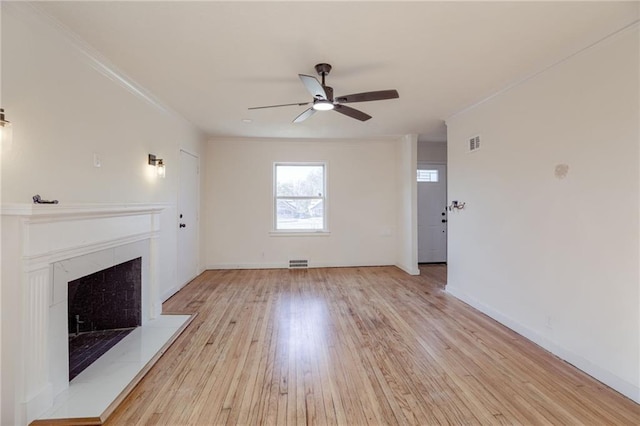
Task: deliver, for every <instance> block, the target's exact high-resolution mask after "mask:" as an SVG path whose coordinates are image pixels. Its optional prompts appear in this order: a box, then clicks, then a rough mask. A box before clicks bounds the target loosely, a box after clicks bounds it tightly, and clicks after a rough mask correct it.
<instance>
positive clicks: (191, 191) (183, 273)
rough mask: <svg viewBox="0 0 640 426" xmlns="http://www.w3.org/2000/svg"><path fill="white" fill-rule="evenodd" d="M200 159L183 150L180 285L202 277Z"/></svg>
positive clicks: (181, 169)
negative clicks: (199, 213) (200, 250)
mask: <svg viewBox="0 0 640 426" xmlns="http://www.w3.org/2000/svg"><path fill="white" fill-rule="evenodd" d="M199 163H200V159H199V158H198V157H197V156H196V155H194V154H191V153H189V152H187V151H183V150H180V183H179V188H178V224H177V226H178V286H179V287H180V288H182V287H184V286H185V284H187V283H188V282H189V281H191V280H192V279H194V278H195V277H196V276H197V275H198V222H199V217H198V216H199V215H198V210H199V205H200V200H199V194H200V164H199Z"/></svg>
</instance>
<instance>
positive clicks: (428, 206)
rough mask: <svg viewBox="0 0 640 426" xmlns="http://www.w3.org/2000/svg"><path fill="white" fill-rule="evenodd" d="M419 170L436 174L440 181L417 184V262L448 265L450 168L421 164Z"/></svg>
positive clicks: (442, 165) (432, 176)
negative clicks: (448, 180)
mask: <svg viewBox="0 0 640 426" xmlns="http://www.w3.org/2000/svg"><path fill="white" fill-rule="evenodd" d="M420 170H433V171H437V181H436V182H433V181H431V182H418V262H419V263H438V262H446V261H447V222H446V221H447V208H446V206H447V166H446V165H444V164H433V163H419V164H418V171H419V173H420ZM431 178H432V179H433V178H434V175H433V174H431Z"/></svg>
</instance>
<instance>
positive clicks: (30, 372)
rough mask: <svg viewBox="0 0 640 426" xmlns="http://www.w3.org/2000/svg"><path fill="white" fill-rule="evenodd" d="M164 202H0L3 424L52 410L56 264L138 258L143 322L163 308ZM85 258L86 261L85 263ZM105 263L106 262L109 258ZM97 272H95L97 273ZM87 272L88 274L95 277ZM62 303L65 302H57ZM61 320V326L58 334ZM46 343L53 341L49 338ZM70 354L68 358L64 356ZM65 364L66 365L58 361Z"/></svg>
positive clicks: (56, 364)
mask: <svg viewBox="0 0 640 426" xmlns="http://www.w3.org/2000/svg"><path fill="white" fill-rule="evenodd" d="M165 207H166V205H164V204H47V205H35V204H5V205H2V206H1V207H0V215H1V218H2V232H1V238H2V246H1V248H2V251H1V254H2V275H1V278H2V280H1V287H0V289H1V293H0V296H1V297H0V303H1V309H0V315H1V327H2V334H1V335H2V346H1V348H0V349H1V351H2V352H1V358H0V359H1V363H2V364H1V367H2V374H1V376H0V378H1V381H2V387H1V395H2V411H1V414H2V418H1V419H0V423H1V424H27V423H29V422H30V421H32V420H33V419H35V418H37V417H38V416H39V415H41V414H42V413H43V412H44V411H46V410H47V409H49V408H50V407H51V406H52V405H53V400H54V398H55V396H56V395H57V394H58V393H59V392H60V391H61V388H64V386H68V380H67V382H66V383H63V384H62V385H61V384H60V377H64V375H63V374H60V371H63V370H65V369H66V368H68V365H67V366H65V365H60V363H61V362H62V363H64V362H68V358H64V357H61V356H60V355H59V354H60V350H59V347H60V343H59V342H58V343H53V341H54V340H56V339H58V338H59V335H60V330H64V329H66V313H63V312H62V306H65V307H66V286H65V287H64V288H62V287H61V286H60V285H59V284H56V283H55V281H56V280H54V270H57V269H59V268H55V267H54V265H67V264H71V262H72V260H73V259H85V261H84V264H89V266H86V265H83V266H82V269H91V268H93V267H95V268H100V267H101V266H104V265H103V264H104V263H105V261H104V260H102V259H105V258H107V259H114V261H115V260H117V261H126V260H130V259H128V258H134V257H143V277H142V285H143V301H142V305H143V312H142V321H143V323H144V322H145V321H146V320H149V319H153V318H155V317H157V316H158V315H159V314H160V312H161V309H162V305H161V301H160V296H159V291H158V280H157V272H156V271H157V265H158V242H157V241H158V237H159V234H160V213H161V211H162V210H163V209H164V208H165ZM87 260H88V261H87ZM107 262H109V261H108V260H107ZM97 270H100V269H95V271H97ZM95 271H87V272H89V273H90V272H95ZM63 297H64V298H65V300H64V303H62V299H63ZM62 321H64V322H65V324H64V327H65V328H64V329H63V324H62V323H61V322H62ZM52 337H55V339H54V338H52ZM67 356H68V355H67ZM61 358H64V359H61Z"/></svg>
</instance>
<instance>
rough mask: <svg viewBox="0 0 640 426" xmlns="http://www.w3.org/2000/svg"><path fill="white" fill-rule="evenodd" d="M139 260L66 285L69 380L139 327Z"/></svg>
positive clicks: (140, 285) (140, 267)
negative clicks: (67, 286)
mask: <svg viewBox="0 0 640 426" xmlns="http://www.w3.org/2000/svg"><path fill="white" fill-rule="evenodd" d="M141 287H142V258H140V257H139V258H137V259H133V260H130V261H127V262H124V263H121V264H119V265H115V266H112V267H110V268H107V269H104V270H102V271H98V272H95V273H93V274H90V275H87V276H84V277H81V278H78V279H76V280H73V281H70V282H69V288H68V325H69V380H71V379H73V378H74V377H75V376H76V375H78V374H79V373H80V372H81V371H82V370H84V369H85V368H86V367H88V366H89V365H90V364H91V363H93V362H94V361H95V360H96V359H98V358H99V357H100V356H102V355H103V354H104V353H105V352H106V351H108V350H109V349H110V348H111V347H113V346H114V345H115V344H116V343H117V342H118V341H120V340H121V339H122V338H124V337H125V336H126V335H127V334H128V332H129V331H131V330H133V329H134V328H135V327H138V326H140V324H141V320H142V308H141V303H142V297H141V296H142V295H141Z"/></svg>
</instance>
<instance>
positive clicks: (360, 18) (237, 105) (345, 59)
mask: <svg viewBox="0 0 640 426" xmlns="http://www.w3.org/2000/svg"><path fill="white" fill-rule="evenodd" d="M639 4H640V3H638V2H607V1H602V2H526V3H525V2H395V1H393V2H270V1H259V2H244V1H235V2H218V1H216V2H213V1H209V2H185V1H177V2H112V1H107V2H95V1H90V2H43V3H39V4H38V7H40V8H41V9H42V10H43V11H45V13H47V14H49V15H51V16H52V17H54V18H55V19H57V20H59V21H60V22H61V23H62V24H63V25H64V26H66V27H68V28H69V29H70V30H71V31H73V32H75V33H76V34H77V35H78V36H80V37H81V38H82V39H84V40H85V41H86V42H88V43H89V44H90V45H91V46H93V48H95V49H96V50H98V51H99V52H100V53H101V54H102V55H104V56H105V57H106V58H108V60H109V61H111V62H112V63H113V64H115V65H116V67H118V68H119V70H120V71H122V72H123V73H124V74H126V75H127V76H129V77H130V78H131V79H133V80H134V81H135V82H137V83H138V84H140V85H141V86H143V87H144V88H146V89H147V90H148V91H150V92H151V93H152V94H154V95H155V96H156V97H157V98H158V99H160V100H161V101H162V102H163V103H165V104H166V105H168V106H169V107H170V108H171V109H173V110H175V111H177V112H178V113H180V114H181V115H183V116H184V117H185V118H187V119H188V120H189V121H191V122H192V123H194V124H195V125H196V126H197V127H199V128H200V129H201V130H203V131H204V132H206V133H207V134H209V135H211V136H213V137H219V136H231V137H297V138H371V137H384V136H391V135H403V134H409V133H417V134H419V135H420V139H421V140H434V141H439V140H445V139H446V128H445V125H444V120H446V119H447V118H448V117H450V116H451V115H452V114H455V113H456V112H458V111H460V110H462V109H464V108H466V107H468V106H470V105H472V104H474V103H476V102H478V101H481V100H482V99H484V98H486V97H487V96H489V95H491V94H492V93H495V92H496V91H498V90H501V89H503V88H505V87H507V86H509V85H510V84H513V83H515V82H517V81H519V80H521V79H523V78H526V77H527V76H530V75H532V74H534V73H536V72H539V71H540V70H542V69H544V68H546V67H548V66H550V65H552V64H554V63H556V62H558V61H559V60H562V59H564V58H566V57H567V56H570V55H571V54H573V53H575V52H577V51H579V50H580V49H583V48H585V47H586V46H588V45H590V44H592V43H594V42H596V41H598V40H600V39H602V38H603V37H606V36H607V35H609V34H611V33H613V32H615V31H617V30H619V29H621V28H623V27H625V26H627V25H629V24H630V23H633V22H635V21H637V20H638V15H639V7H638V6H639ZM319 62H328V63H330V64H331V65H333V70H332V72H331V74H330V75H329V76H328V77H327V85H329V86H332V87H333V88H334V90H335V94H336V95H345V94H350V93H358V92H363V91H369V90H382V89H393V88H395V89H397V90H398V92H399V93H400V98H399V99H394V100H386V101H377V102H368V103H359V104H350V106H353V107H356V108H358V109H361V110H362V111H364V112H366V113H368V114H370V115H372V116H373V118H372V119H371V120H369V121H367V122H360V121H357V120H354V119H351V118H348V117H346V116H343V115H341V114H338V113H335V112H324V113H317V114H315V115H314V116H313V117H312V118H310V119H309V120H307V121H306V122H304V123H301V124H293V123H292V122H291V121H292V120H293V119H294V118H295V117H296V116H297V115H298V114H299V113H301V112H302V111H303V110H304V109H305V108H306V107H300V106H291V107H283V108H274V109H263V110H253V111H249V110H247V108H248V107H252V106H261V105H272V104H280V103H292V102H306V101H309V100H310V95H309V94H308V93H307V92H306V90H305V89H304V86H303V85H302V83H301V82H300V80H299V79H298V77H297V74H299V73H301V74H310V75H315V71H314V68H313V67H314V65H315V64H316V63H319ZM243 119H251V120H253V121H252V123H250V124H247V123H244V122H243V121H242V120H243Z"/></svg>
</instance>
